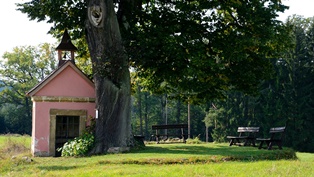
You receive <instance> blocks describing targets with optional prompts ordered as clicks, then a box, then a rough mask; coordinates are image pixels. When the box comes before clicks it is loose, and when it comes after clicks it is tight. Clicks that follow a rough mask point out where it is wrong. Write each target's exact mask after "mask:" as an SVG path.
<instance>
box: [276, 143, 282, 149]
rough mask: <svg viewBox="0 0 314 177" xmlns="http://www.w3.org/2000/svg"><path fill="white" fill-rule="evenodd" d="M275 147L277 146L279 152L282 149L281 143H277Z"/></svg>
mask: <svg viewBox="0 0 314 177" xmlns="http://www.w3.org/2000/svg"><path fill="white" fill-rule="evenodd" d="M277 145H278V147H279V149H280V150H281V149H282V144H281V141H278V142H277Z"/></svg>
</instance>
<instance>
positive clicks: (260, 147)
mask: <svg viewBox="0 0 314 177" xmlns="http://www.w3.org/2000/svg"><path fill="white" fill-rule="evenodd" d="M263 144H264V140H262V141H261V143H260V144H259V146H258V149H262V147H263Z"/></svg>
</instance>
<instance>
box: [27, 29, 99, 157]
mask: <svg viewBox="0 0 314 177" xmlns="http://www.w3.org/2000/svg"><path fill="white" fill-rule="evenodd" d="M56 50H57V51H58V59H59V63H58V68H57V69H56V70H54V71H53V72H52V73H51V74H50V75H49V76H47V77H46V78H45V79H43V80H42V81H41V82H40V83H38V84H37V85H36V86H35V87H34V88H32V89H31V90H30V91H29V92H28V93H27V95H28V96H30V97H31V99H32V101H33V115H32V144H31V151H32V154H33V156H59V155H60V152H58V151H57V150H56V149H57V148H59V147H62V146H63V144H64V143H65V142H67V141H68V140H70V139H73V138H75V137H78V136H79V135H80V134H81V133H82V132H83V130H84V129H85V127H86V126H87V125H88V124H89V120H90V117H95V116H96V112H95V87H94V83H93V82H92V81H91V80H90V79H89V78H88V77H87V76H86V75H85V74H84V73H83V72H82V71H81V70H80V69H79V68H78V67H77V66H76V65H75V61H74V52H75V51H76V50H77V48H76V47H75V46H74V45H73V44H72V42H71V40H70V36H69V34H68V32H67V31H66V30H65V32H64V35H63V37H62V40H61V43H60V44H59V46H58V47H57V48H56ZM66 52H70V57H69V58H66ZM62 55H64V56H65V57H62Z"/></svg>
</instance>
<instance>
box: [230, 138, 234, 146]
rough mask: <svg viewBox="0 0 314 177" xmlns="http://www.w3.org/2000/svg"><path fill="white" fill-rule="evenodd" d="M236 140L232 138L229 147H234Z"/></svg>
mask: <svg viewBox="0 0 314 177" xmlns="http://www.w3.org/2000/svg"><path fill="white" fill-rule="evenodd" d="M234 140H235V139H234V138H231V140H230V144H229V146H232V145H234V144H235V143H234Z"/></svg>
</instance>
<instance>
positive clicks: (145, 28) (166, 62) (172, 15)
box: [18, 0, 287, 102]
mask: <svg viewBox="0 0 314 177" xmlns="http://www.w3.org/2000/svg"><path fill="white" fill-rule="evenodd" d="M113 3H114V5H115V6H116V7H117V8H116V14H117V18H118V21H119V24H120V31H121V33H122V37H123V41H124V47H125V49H126V51H127V53H128V55H129V60H130V65H131V66H132V67H133V69H134V70H135V71H136V73H137V76H140V77H142V78H145V82H144V85H143V86H145V87H147V88H148V89H149V90H151V91H153V92H155V93H161V92H167V93H172V96H175V97H182V98H183V99H182V100H183V101H186V100H188V98H189V101H190V102H191V100H194V101H195V102H201V101H203V102H204V101H205V99H212V98H222V97H224V91H225V90H241V91H244V92H246V93H256V91H257V88H258V85H259V83H260V82H261V81H262V80H264V79H267V78H269V77H270V74H271V73H272V72H271V65H270V63H269V60H268V59H267V58H271V57H274V56H277V54H278V51H280V50H281V49H282V47H284V46H285V44H286V43H285V42H284V41H285V36H286V33H285V29H284V28H283V26H282V24H281V22H280V21H277V20H276V19H275V18H276V17H277V12H283V11H284V10H285V9H286V8H287V7H285V6H284V5H282V4H281V1H278V0H263V1H258V0H254V1H249V0H244V1H220V0H214V1H210V2H209V1H203V0H202V1H194V0H192V1H185V0H184V1H143V0H136V1H128V0H127V1H113ZM18 7H19V10H20V11H22V12H23V13H27V14H28V16H29V17H30V19H32V20H35V19H36V20H38V21H44V20H46V21H47V22H48V23H53V27H52V28H51V31H50V32H51V33H55V34H58V31H62V30H64V29H65V28H67V29H71V30H72V32H73V33H72V34H73V36H74V38H75V39H83V38H85V33H84V28H85V25H84V23H85V20H86V14H87V13H86V9H87V2H86V1H83V0H75V1H66V0H59V1H57V2H52V1H50V0H43V1H35V0H33V1H30V2H27V3H23V4H18Z"/></svg>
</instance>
